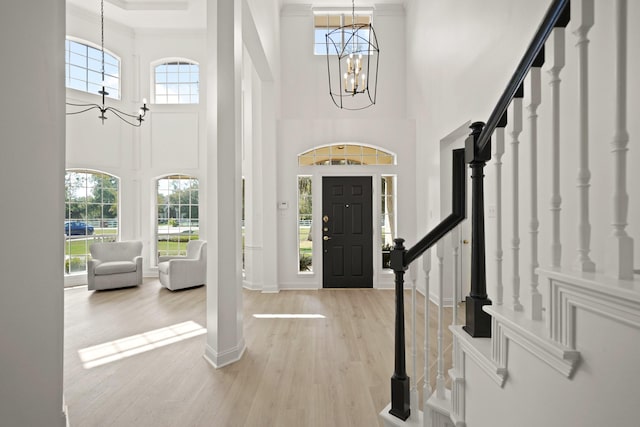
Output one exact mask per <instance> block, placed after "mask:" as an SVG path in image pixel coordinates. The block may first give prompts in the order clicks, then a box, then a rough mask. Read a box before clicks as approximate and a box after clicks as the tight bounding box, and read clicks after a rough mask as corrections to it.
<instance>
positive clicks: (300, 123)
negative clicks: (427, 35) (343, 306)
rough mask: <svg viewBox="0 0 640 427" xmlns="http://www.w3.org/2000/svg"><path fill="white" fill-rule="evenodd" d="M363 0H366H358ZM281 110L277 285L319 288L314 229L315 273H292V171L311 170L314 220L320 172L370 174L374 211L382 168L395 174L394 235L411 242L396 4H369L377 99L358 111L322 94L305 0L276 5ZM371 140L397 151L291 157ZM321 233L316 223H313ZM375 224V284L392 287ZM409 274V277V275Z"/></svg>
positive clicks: (410, 130) (319, 60) (407, 134)
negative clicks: (369, 157)
mask: <svg viewBox="0 0 640 427" xmlns="http://www.w3.org/2000/svg"><path fill="white" fill-rule="evenodd" d="M359 6H366V5H359ZM280 20H281V58H282V64H281V76H282V85H281V88H282V92H281V100H282V105H281V111H282V118H281V120H280V121H279V123H278V145H277V153H278V201H279V202H287V203H288V206H289V207H288V209H284V210H279V211H278V242H279V261H278V272H279V276H278V279H279V282H280V285H281V288H283V289H290V288H312V289H316V288H320V287H322V262H321V261H322V254H321V247H322V245H321V244H319V243H318V242H321V240H320V238H321V236H320V234H317V236H314V237H315V238H314V248H313V250H314V260H313V269H314V273H313V274H308V273H302V274H299V273H298V253H297V239H298V236H297V176H298V175H313V181H314V183H313V192H314V196H313V197H314V198H313V204H314V212H313V215H314V218H313V219H314V222H315V223H316V224H319V223H320V222H321V217H322V213H321V206H322V203H321V200H322V198H321V188H322V187H321V181H322V176H323V175H334V176H336V175H337V176H344V175H352V176H353V175H366V176H373V177H374V180H373V185H374V199H373V200H374V207H373V209H374V214H377V211H378V210H379V209H380V207H379V199H380V198H379V192H376V191H379V180H380V179H379V178H380V174H397V182H398V196H397V206H398V219H397V222H398V232H397V234H398V236H396V237H404V238H406V240H407V243H406V244H405V245H406V246H407V247H410V245H411V244H413V243H415V241H416V237H417V234H416V229H415V216H414V213H415V192H416V187H415V169H416V164H415V162H414V160H413V159H414V152H415V133H414V128H415V124H414V122H413V121H412V120H408V119H407V118H406V96H405V88H404V86H403V85H402V80H403V78H404V75H405V65H404V64H405V61H406V59H405V49H404V45H405V39H404V33H403V32H402V31H398V28H403V27H404V20H405V16H404V8H403V7H402V6H401V5H386V6H383V5H374V16H373V25H374V28H375V30H376V33H377V37H378V42H379V45H380V49H381V53H380V65H379V70H380V71H379V76H378V94H377V104H376V105H374V106H372V107H370V108H368V109H365V110H361V111H347V110H340V109H338V108H336V106H335V105H334V104H333V102H332V101H331V98H330V96H329V95H328V81H327V63H326V61H327V59H326V56H315V55H314V54H313V12H312V9H311V6H310V5H303V6H300V5H286V6H284V7H283V9H282V12H281V18H280ZM339 142H343V143H360V144H365V145H373V146H377V147H380V148H382V149H383V150H386V151H390V152H393V153H396V154H397V156H398V157H397V158H398V161H397V165H394V166H311V167H305V168H300V167H298V162H297V156H298V155H299V154H301V153H303V152H305V151H307V150H309V149H311V148H314V147H317V146H321V145H327V144H332V143H339ZM315 231H316V232H317V233H319V232H320V229H319V228H316V230H315ZM378 234H379V230H377V228H376V229H375V230H374V286H376V287H381V286H391V283H392V274H391V273H390V272H388V271H386V272H383V271H382V268H381V265H380V263H381V261H380V258H381V257H380V255H379V250H378V248H379V245H378V244H376V243H375V242H378V240H377V239H379V236H378ZM407 279H409V277H407Z"/></svg>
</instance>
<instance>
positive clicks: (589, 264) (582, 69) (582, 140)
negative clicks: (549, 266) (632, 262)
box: [572, 0, 596, 272]
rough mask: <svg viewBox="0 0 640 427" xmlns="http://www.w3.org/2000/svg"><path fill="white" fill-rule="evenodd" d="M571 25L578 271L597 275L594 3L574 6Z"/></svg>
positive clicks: (581, 0) (583, 0) (587, 0)
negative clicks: (592, 154)
mask: <svg viewBox="0 0 640 427" xmlns="http://www.w3.org/2000/svg"><path fill="white" fill-rule="evenodd" d="M574 5H575V8H573V10H572V12H575V13H572V21H574V23H575V24H576V29H575V31H574V34H575V35H576V36H577V37H578V42H577V44H576V46H577V48H578V87H579V89H578V91H579V93H578V109H579V126H578V144H579V145H578V153H579V154H578V155H579V159H580V160H579V166H578V185H577V187H578V212H579V213H578V259H577V260H576V262H575V268H576V269H577V270H578V271H586V272H589V271H595V270H596V266H595V264H594V263H593V261H591V259H590V258H589V252H590V250H591V249H590V244H591V224H590V223H589V187H590V186H591V184H590V183H589V182H590V180H591V171H590V170H589V39H588V38H587V33H588V32H589V30H590V29H591V27H592V26H593V0H579V1H576V2H574V3H572V7H573V6H574Z"/></svg>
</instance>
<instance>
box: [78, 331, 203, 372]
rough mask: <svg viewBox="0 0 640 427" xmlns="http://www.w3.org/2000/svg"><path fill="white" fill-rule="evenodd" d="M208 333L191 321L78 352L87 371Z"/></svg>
mask: <svg viewBox="0 0 640 427" xmlns="http://www.w3.org/2000/svg"><path fill="white" fill-rule="evenodd" d="M206 332H207V330H206V329H205V328H203V327H202V326H201V325H199V324H197V323H196V322H193V321H191V320H190V321H187V322H182V323H177V324H175V325H171V326H167V327H165V328H160V329H155V330H153V331H148V332H144V333H141V334H137V335H132V336H130V337H126V338H121V339H118V340H115V341H110V342H106V343H104V344H98V345H94V346H91V347H86V348H82V349H80V350H78V355H79V356H80V360H81V361H82V366H83V367H84V368H85V369H91V368H95V367H97V366H101V365H105V364H107V363H111V362H115V361H117V360H121V359H124V358H126V357H131V356H134V355H136V354H140V353H144V352H146V351H150V350H153V349H156V348H159V347H164V346H166V345H169V344H173V343H176V342H179V341H183V340H186V339H188V338H192V337H195V336H198V335H202V334H205V333H206Z"/></svg>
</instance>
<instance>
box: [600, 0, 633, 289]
mask: <svg viewBox="0 0 640 427" xmlns="http://www.w3.org/2000/svg"><path fill="white" fill-rule="evenodd" d="M615 19H616V22H615V30H616V85H615V86H616V107H615V124H616V130H615V135H614V136H613V141H612V142H611V147H612V150H611V151H612V153H613V173H614V185H615V189H614V193H613V223H612V226H613V233H612V235H611V237H609V239H608V241H607V258H606V260H607V262H606V272H607V274H610V275H612V276H613V277H616V278H618V279H633V239H632V238H631V237H629V235H628V234H627V231H626V230H625V228H626V226H627V213H628V210H629V195H628V194H627V151H628V150H629V149H628V148H627V146H628V144H629V133H628V132H627V1H626V0H616V3H615Z"/></svg>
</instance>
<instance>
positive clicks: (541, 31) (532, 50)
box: [477, 0, 569, 151]
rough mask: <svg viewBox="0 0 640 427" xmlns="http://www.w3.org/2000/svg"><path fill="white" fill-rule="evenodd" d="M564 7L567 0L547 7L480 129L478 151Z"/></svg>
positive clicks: (509, 102) (494, 126) (567, 5)
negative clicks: (536, 29) (485, 122)
mask: <svg viewBox="0 0 640 427" xmlns="http://www.w3.org/2000/svg"><path fill="white" fill-rule="evenodd" d="M565 7H566V8H568V7H569V0H555V1H554V2H553V3H552V4H551V6H549V9H548V10H547V13H546V15H545V16H544V19H543V20H542V23H541V24H540V26H539V27H538V31H536V34H535V36H534V37H533V40H531V43H530V44H529V47H528V48H527V51H526V52H525V54H524V56H523V57H522V60H520V63H519V64H518V67H517V68H516V71H515V72H514V73H513V76H512V77H511V80H510V81H509V84H507V88H506V89H505V90H504V92H503V93H502V96H501V97H500V99H499V100H498V103H497V104H496V106H495V108H494V109H493V111H492V112H491V115H490V116H489V120H487V124H486V125H485V126H484V129H482V132H481V133H480V137H479V139H478V142H477V145H478V149H479V150H480V151H481V150H483V149H484V148H485V146H486V145H487V144H488V143H489V141H490V139H491V135H492V134H493V131H494V130H495V129H496V127H497V125H498V122H499V121H500V118H501V117H502V115H503V114H504V113H505V112H506V111H507V108H508V107H509V104H511V100H513V97H514V95H515V93H516V91H517V90H518V87H519V86H520V85H521V84H522V82H523V81H524V78H525V76H526V75H527V73H528V72H529V69H530V68H531V65H532V64H533V61H534V60H535V59H536V57H537V56H538V54H539V53H540V51H541V50H542V49H543V47H544V43H545V42H546V41H547V38H549V34H551V30H553V27H554V26H555V25H556V23H557V22H558V21H559V20H560V19H561V18H562V17H563V13H564V12H565ZM567 10H568V9H567Z"/></svg>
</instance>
